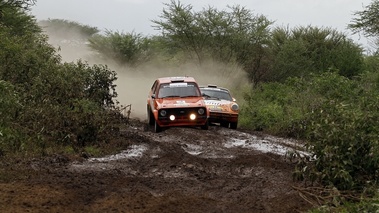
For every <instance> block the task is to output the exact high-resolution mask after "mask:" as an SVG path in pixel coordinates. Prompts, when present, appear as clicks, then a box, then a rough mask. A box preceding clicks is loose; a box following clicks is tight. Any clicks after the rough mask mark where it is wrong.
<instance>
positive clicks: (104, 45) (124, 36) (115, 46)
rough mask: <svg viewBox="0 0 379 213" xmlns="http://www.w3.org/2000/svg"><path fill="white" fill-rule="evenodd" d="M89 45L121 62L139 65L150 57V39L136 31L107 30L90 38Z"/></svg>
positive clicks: (109, 57) (107, 57)
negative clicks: (103, 33)
mask: <svg viewBox="0 0 379 213" xmlns="http://www.w3.org/2000/svg"><path fill="white" fill-rule="evenodd" d="M89 43H90V44H89V46H90V47H91V48H92V49H93V50H95V51H96V52H98V53H100V54H101V55H102V56H103V57H105V58H106V59H113V60H115V61H116V62H118V63H119V64H125V63H126V64H128V65H132V66H135V65H138V64H139V63H141V62H144V61H147V60H149V58H150V51H149V48H150V47H149V43H150V39H148V38H144V37H143V36H142V35H141V34H136V33H119V32H112V31H107V32H106V33H105V35H96V36H94V37H92V38H90V39H89Z"/></svg>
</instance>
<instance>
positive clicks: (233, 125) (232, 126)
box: [230, 122, 238, 129]
mask: <svg viewBox="0 0 379 213" xmlns="http://www.w3.org/2000/svg"><path fill="white" fill-rule="evenodd" d="M237 125H238V122H231V123H230V128H231V129H237Z"/></svg>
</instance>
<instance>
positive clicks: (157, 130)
mask: <svg viewBox="0 0 379 213" xmlns="http://www.w3.org/2000/svg"><path fill="white" fill-rule="evenodd" d="M154 132H155V133H158V132H162V127H160V126H159V124H158V123H157V121H156V120H155V119H154Z"/></svg>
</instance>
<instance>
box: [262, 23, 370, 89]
mask: <svg viewBox="0 0 379 213" xmlns="http://www.w3.org/2000/svg"><path fill="white" fill-rule="evenodd" d="M270 47H271V51H272V56H273V58H272V63H271V67H270V69H271V74H270V75H269V77H270V78H271V79H268V80H271V81H281V82H284V81H285V80H286V79H287V78H288V77H306V76H309V74H311V73H323V72H327V71H336V72H337V73H339V74H340V75H343V76H345V77H349V78H350V77H353V76H357V75H358V74H359V73H361V72H362V70H363V56H362V49H361V48H360V47H359V46H358V45H356V44H354V42H353V41H352V40H351V39H348V38H347V37H346V35H344V34H342V33H340V32H337V31H336V30H332V29H330V28H318V27H312V26H308V27H298V28H294V29H287V28H276V29H274V30H273V32H272V43H271V46H270Z"/></svg>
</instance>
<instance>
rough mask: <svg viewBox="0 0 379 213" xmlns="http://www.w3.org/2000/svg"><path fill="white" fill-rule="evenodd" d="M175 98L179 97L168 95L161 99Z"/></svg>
mask: <svg viewBox="0 0 379 213" xmlns="http://www.w3.org/2000/svg"><path fill="white" fill-rule="evenodd" d="M175 97H180V96H179V95H168V96H164V97H162V98H175Z"/></svg>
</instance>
